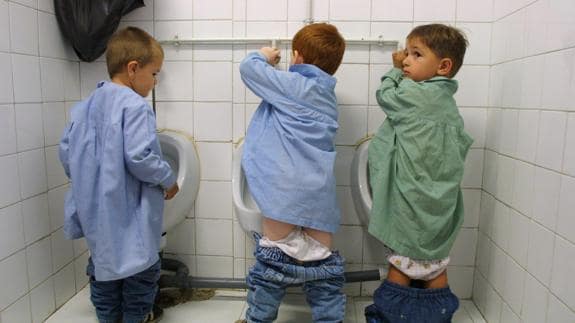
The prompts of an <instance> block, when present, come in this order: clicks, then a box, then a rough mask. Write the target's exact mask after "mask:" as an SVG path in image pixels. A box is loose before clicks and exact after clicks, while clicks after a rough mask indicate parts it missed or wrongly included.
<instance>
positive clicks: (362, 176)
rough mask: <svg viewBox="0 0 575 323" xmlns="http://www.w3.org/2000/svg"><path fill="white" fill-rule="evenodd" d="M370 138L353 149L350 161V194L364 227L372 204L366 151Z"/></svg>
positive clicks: (367, 222) (366, 224) (367, 221)
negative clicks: (353, 152)
mask: <svg viewBox="0 0 575 323" xmlns="http://www.w3.org/2000/svg"><path fill="white" fill-rule="evenodd" d="M370 141H371V140H369V138H367V139H366V140H364V141H363V142H361V143H360V144H359V145H358V146H357V148H356V149H355V154H354V156H353V160H352V162H351V174H350V181H351V183H350V184H351V196H352V199H353V205H354V206H355V211H356V213H357V216H358V217H359V220H360V222H361V224H362V225H363V227H364V228H366V229H367V227H368V225H369V213H370V212H371V207H372V205H373V199H372V197H371V186H370V185H369V167H368V158H367V152H368V148H369V143H370Z"/></svg>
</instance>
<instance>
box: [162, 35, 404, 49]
mask: <svg viewBox="0 0 575 323" xmlns="http://www.w3.org/2000/svg"><path fill="white" fill-rule="evenodd" d="M291 41H292V40H291V38H287V37H278V38H190V39H179V38H178V36H177V35H176V36H174V39H170V40H161V41H160V44H162V45H171V46H176V47H178V46H183V45H245V44H263V43H272V42H275V43H276V46H278V45H280V44H282V43H286V44H287V43H291ZM345 42H346V44H348V45H378V46H396V47H397V45H398V43H399V42H398V41H397V40H384V38H383V35H379V36H378V37H377V38H351V39H346V40H345Z"/></svg>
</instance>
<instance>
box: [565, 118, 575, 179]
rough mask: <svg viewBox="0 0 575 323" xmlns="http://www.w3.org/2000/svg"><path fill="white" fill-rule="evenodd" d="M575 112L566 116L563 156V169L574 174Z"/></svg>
mask: <svg viewBox="0 0 575 323" xmlns="http://www.w3.org/2000/svg"><path fill="white" fill-rule="evenodd" d="M574 147H575V113H569V115H568V117H567V137H566V139H565V151H564V153H563V154H564V157H563V171H564V172H566V173H567V174H570V175H572V176H575V148H574Z"/></svg>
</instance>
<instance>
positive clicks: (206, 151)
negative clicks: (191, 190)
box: [196, 142, 232, 181]
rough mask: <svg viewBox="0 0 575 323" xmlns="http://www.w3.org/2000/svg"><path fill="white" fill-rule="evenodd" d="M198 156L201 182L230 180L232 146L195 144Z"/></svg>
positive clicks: (227, 144)
mask: <svg viewBox="0 0 575 323" xmlns="http://www.w3.org/2000/svg"><path fill="white" fill-rule="evenodd" d="M196 146H197V148H198V154H199V156H200V163H201V165H202V167H201V171H200V174H201V176H200V177H201V180H215V181H218V180H231V178H232V145H231V143H207V142H198V143H196Z"/></svg>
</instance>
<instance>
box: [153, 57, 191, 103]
mask: <svg viewBox="0 0 575 323" xmlns="http://www.w3.org/2000/svg"><path fill="white" fill-rule="evenodd" d="M193 65H194V64H193V63H192V62H177V63H176V62H164V64H163V65H162V72H160V81H159V82H158V85H157V86H156V100H171V101H173V100H192V99H193V98H194V87H193V85H194V81H193V80H194V78H193V74H192V71H193Z"/></svg>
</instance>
